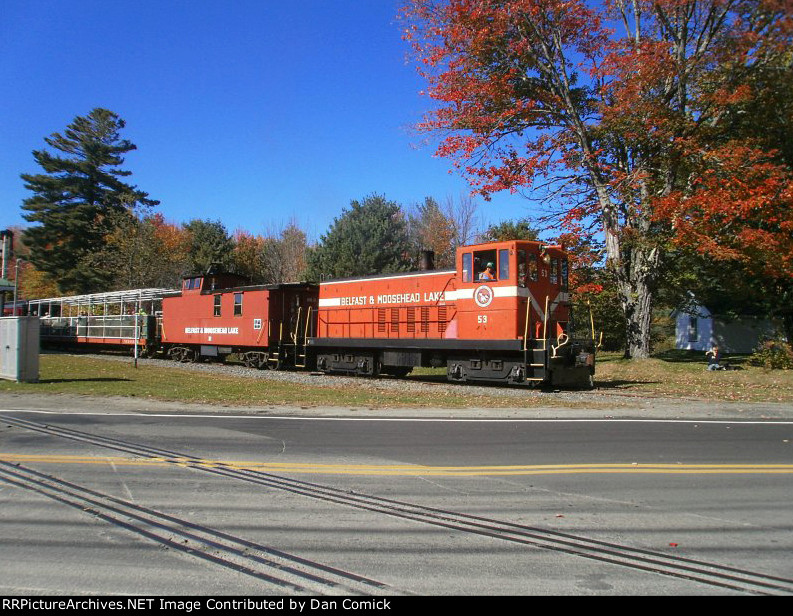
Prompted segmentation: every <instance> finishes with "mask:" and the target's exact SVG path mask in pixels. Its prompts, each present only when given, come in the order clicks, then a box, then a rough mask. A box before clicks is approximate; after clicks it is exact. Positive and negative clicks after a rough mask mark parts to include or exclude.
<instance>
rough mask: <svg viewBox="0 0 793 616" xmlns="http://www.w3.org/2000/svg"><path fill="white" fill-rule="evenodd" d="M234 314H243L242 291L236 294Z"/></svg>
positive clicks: (236, 315) (237, 315)
mask: <svg viewBox="0 0 793 616" xmlns="http://www.w3.org/2000/svg"><path fill="white" fill-rule="evenodd" d="M234 316H235V317H239V316H242V293H235V294H234Z"/></svg>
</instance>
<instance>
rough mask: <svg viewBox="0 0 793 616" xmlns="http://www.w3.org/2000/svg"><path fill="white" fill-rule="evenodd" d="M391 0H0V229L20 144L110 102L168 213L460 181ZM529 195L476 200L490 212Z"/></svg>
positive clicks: (261, 226)
mask: <svg viewBox="0 0 793 616" xmlns="http://www.w3.org/2000/svg"><path fill="white" fill-rule="evenodd" d="M398 6H399V2H397V1H395V0H325V1H321V0H292V1H290V2H283V1H275V0H225V1H220V0H216V1H214V2H210V1H208V0H136V1H132V0H96V1H94V0H70V1H66V0H49V1H45V0H0V82H2V83H3V84H4V88H3V90H4V92H3V96H2V97H0V119H1V121H0V203H2V206H1V207H0V212H2V216H0V228H5V227H8V226H13V225H24V224H26V223H25V221H24V220H23V219H22V217H21V214H22V211H21V210H20V207H19V206H20V204H21V202H22V200H23V199H24V198H26V197H28V196H30V193H29V192H28V191H26V190H25V189H24V186H23V184H22V181H21V179H20V178H19V174H20V173H38V172H39V171H40V168H39V167H38V166H37V165H36V163H35V161H34V160H33V157H32V154H31V152H32V150H34V149H40V148H42V147H44V146H45V143H44V137H46V136H48V135H50V134H52V133H54V132H61V131H63V129H64V128H65V127H66V125H67V124H68V123H69V122H71V121H72V120H73V119H74V118H75V117H76V116H79V115H85V114H87V113H88V112H89V111H90V110H91V109H93V108H94V107H105V108H107V109H111V110H112V111H114V112H116V113H117V114H119V115H120V116H121V117H122V118H123V119H124V120H125V121H126V122H127V126H126V129H125V131H124V133H123V136H124V137H125V138H127V139H129V140H131V141H132V142H133V143H135V144H136V145H137V146H138V150H137V151H136V152H132V153H130V154H129V155H128V156H127V161H126V164H125V168H126V169H128V170H130V171H132V172H133V175H132V176H131V178H130V179H129V181H130V182H131V183H133V184H136V185H137V186H138V187H139V188H140V189H142V190H145V191H147V192H148V193H149V195H150V196H151V197H152V198H153V199H159V200H160V201H161V204H160V206H159V207H158V208H157V209H158V211H160V212H161V213H162V214H163V215H164V216H165V218H166V219H168V220H170V221H174V222H186V221H188V220H191V219H193V218H202V219H211V220H220V221H222V222H223V223H224V224H225V226H226V228H227V229H228V230H229V231H230V232H233V231H234V230H235V229H238V228H240V229H245V230H247V231H250V232H252V233H267V232H269V231H272V230H276V229H278V228H281V227H283V226H284V225H285V224H286V223H287V222H288V221H289V220H290V219H292V218H294V219H296V220H297V221H298V222H299V223H300V225H301V226H302V227H303V228H304V229H306V231H307V232H308V233H309V236H310V237H312V238H314V239H316V238H318V237H319V235H321V234H323V233H325V232H326V231H327V229H328V227H329V226H330V224H331V223H332V221H333V219H334V218H335V217H336V216H338V215H339V214H340V213H341V211H342V209H343V208H344V207H345V206H348V205H349V203H350V201H351V200H353V199H359V200H360V199H362V198H363V197H365V196H366V195H369V194H371V193H378V194H384V195H385V196H386V197H387V198H388V199H391V200H394V201H397V202H398V203H400V204H402V205H404V206H410V205H411V204H414V203H418V202H420V201H422V200H423V199H424V197H425V196H433V197H435V198H436V199H438V200H439V201H440V202H443V201H445V200H446V199H447V198H448V197H455V198H457V197H458V196H459V195H461V194H467V193H468V191H469V189H468V187H467V185H466V183H465V182H464V181H463V179H462V178H460V177H459V176H457V175H456V174H454V173H452V174H450V173H449V169H450V164H449V162H448V161H447V160H443V159H438V158H435V157H434V156H433V154H434V147H433V146H432V145H431V144H428V145H421V143H422V141H423V140H424V139H425V137H424V136H421V135H417V134H416V133H415V132H413V131H412V130H411V126H412V125H413V124H415V123H416V122H417V121H418V120H420V118H421V116H422V113H423V112H424V111H425V110H426V109H428V108H429V106H430V105H431V104H432V103H431V101H430V100H429V99H427V98H426V97H423V96H421V95H420V94H419V92H420V90H421V89H423V88H424V87H425V84H424V82H423V81H422V79H421V78H420V77H419V76H418V75H417V73H416V71H415V67H414V66H413V65H412V64H411V63H410V62H408V60H407V52H408V48H407V45H406V43H404V42H403V41H402V39H401V31H400V26H399V23H398V22H397V19H396V15H397V13H398ZM528 208H529V202H528V201H526V200H525V199H523V198H521V197H519V196H510V195H500V196H497V197H496V198H494V201H493V202H491V203H487V204H486V203H484V202H482V201H481V200H480V208H479V212H480V215H481V216H482V218H483V220H484V222H485V223H488V222H498V221H500V220H503V219H507V218H519V217H523V216H526V215H527V214H528V213H529V210H528Z"/></svg>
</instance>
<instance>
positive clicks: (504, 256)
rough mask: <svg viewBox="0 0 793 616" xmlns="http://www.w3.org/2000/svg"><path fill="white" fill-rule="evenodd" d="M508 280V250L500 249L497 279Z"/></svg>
mask: <svg viewBox="0 0 793 616" xmlns="http://www.w3.org/2000/svg"><path fill="white" fill-rule="evenodd" d="M508 278H509V249H508V248H502V249H501V250H499V251H498V279H499V280H507V279H508Z"/></svg>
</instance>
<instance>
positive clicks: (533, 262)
mask: <svg viewBox="0 0 793 616" xmlns="http://www.w3.org/2000/svg"><path fill="white" fill-rule="evenodd" d="M528 266H529V280H530V281H531V282H537V270H538V267H537V254H536V253H529V261H528Z"/></svg>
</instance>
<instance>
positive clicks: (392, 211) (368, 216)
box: [308, 195, 410, 280]
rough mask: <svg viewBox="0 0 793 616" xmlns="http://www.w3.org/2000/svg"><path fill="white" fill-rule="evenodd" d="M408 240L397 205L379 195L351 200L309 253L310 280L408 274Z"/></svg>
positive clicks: (404, 223) (402, 217)
mask: <svg viewBox="0 0 793 616" xmlns="http://www.w3.org/2000/svg"><path fill="white" fill-rule="evenodd" d="M409 269H410V241H409V239H408V230H407V223H406V221H405V216H404V214H403V212H402V209H401V208H400V207H399V205H398V204H397V203H395V202H393V201H388V200H386V198H385V197H384V196H382V195H369V196H368V197H366V198H365V199H364V200H363V201H362V202H358V201H352V202H351V203H350V209H349V210H348V209H345V210H343V212H342V215H341V216H339V217H338V218H336V219H335V220H334V221H333V225H332V226H331V228H330V230H329V231H328V233H327V235H323V236H322V237H321V239H320V243H319V245H317V246H316V247H315V248H314V249H313V250H312V251H311V252H310V254H309V272H308V275H309V277H310V278H312V279H315V280H319V279H323V278H340V277H344V276H365V275H368V274H381V273H393V272H401V271H407V270H409Z"/></svg>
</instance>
